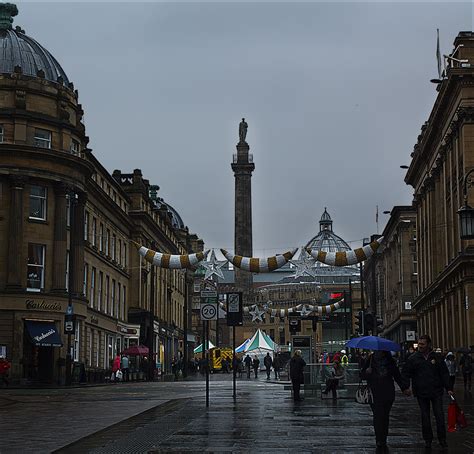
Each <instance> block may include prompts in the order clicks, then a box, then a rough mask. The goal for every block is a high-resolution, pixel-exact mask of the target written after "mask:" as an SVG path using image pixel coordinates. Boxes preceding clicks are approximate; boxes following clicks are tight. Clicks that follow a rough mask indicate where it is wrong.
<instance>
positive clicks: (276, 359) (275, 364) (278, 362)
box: [273, 356, 280, 370]
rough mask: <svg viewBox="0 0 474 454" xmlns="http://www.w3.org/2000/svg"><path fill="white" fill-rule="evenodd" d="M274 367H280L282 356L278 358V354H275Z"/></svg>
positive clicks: (276, 368)
mask: <svg viewBox="0 0 474 454" xmlns="http://www.w3.org/2000/svg"><path fill="white" fill-rule="evenodd" d="M273 368H274V369H275V370H279V369H280V358H278V356H275V358H273Z"/></svg>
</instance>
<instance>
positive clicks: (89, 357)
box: [87, 328, 93, 366]
mask: <svg viewBox="0 0 474 454" xmlns="http://www.w3.org/2000/svg"><path fill="white" fill-rule="evenodd" d="M88 329H89V328H88ZM92 338H93V335H92V329H89V332H88V333H87V347H88V350H87V364H88V365H89V366H92V341H93V340H92Z"/></svg>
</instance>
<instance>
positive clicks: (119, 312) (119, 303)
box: [117, 282, 122, 318]
mask: <svg viewBox="0 0 474 454" xmlns="http://www.w3.org/2000/svg"><path fill="white" fill-rule="evenodd" d="M121 317H122V286H121V285H120V282H119V283H118V284H117V318H121Z"/></svg>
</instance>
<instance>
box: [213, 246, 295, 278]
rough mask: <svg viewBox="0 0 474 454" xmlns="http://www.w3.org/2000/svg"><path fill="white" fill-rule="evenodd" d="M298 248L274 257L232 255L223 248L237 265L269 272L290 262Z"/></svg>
mask: <svg viewBox="0 0 474 454" xmlns="http://www.w3.org/2000/svg"><path fill="white" fill-rule="evenodd" d="M297 250H298V248H295V249H292V250H291V251H287V252H285V253H284V254H277V255H274V256H273V257H268V258H263V259H260V258H255V257H243V256H241V255H232V254H231V253H229V252H227V251H226V250H225V249H221V252H222V254H224V257H225V258H226V259H227V260H229V262H231V263H232V264H233V265H234V266H235V267H237V268H240V269H241V270H244V271H250V272H251V273H267V272H268V271H274V270H277V269H278V268H281V267H282V266H283V265H285V263H288V261H289V260H290V259H292V258H293V256H294V255H295V254H296V251H297Z"/></svg>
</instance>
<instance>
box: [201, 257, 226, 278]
mask: <svg viewBox="0 0 474 454" xmlns="http://www.w3.org/2000/svg"><path fill="white" fill-rule="evenodd" d="M226 263H227V260H217V259H216V254H215V253H214V249H213V250H212V251H211V255H210V257H209V260H206V261H203V262H201V266H202V267H203V268H204V269H205V270H206V274H205V276H204V279H205V280H208V279H210V278H211V277H212V276H214V275H215V276H217V277H220V278H221V279H224V274H223V273H222V270H221V268H222V267H223V266H224V265H225V264H226Z"/></svg>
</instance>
